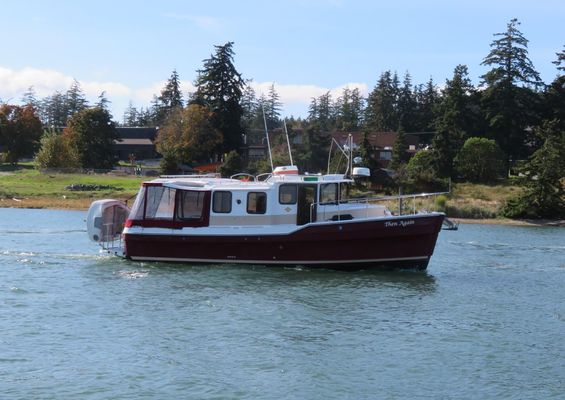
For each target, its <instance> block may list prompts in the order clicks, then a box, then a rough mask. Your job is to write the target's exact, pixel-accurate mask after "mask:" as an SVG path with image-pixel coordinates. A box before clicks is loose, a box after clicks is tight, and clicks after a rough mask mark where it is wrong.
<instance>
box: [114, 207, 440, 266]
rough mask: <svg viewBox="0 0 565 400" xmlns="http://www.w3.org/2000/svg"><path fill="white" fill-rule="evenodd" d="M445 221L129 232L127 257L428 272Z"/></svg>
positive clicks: (415, 219) (414, 218) (423, 217)
mask: <svg viewBox="0 0 565 400" xmlns="http://www.w3.org/2000/svg"><path fill="white" fill-rule="evenodd" d="M443 219H444V215H443V214H428V215H416V216H407V217H391V218H379V219H374V220H366V221H341V222H339V221H338V222H335V223H323V224H310V225H306V226H304V227H303V228H302V229H299V230H297V231H295V232H293V233H290V234H285V235H204V234H184V233H182V232H179V233H170V234H143V233H127V232H126V233H125V234H124V242H125V255H126V257H129V258H131V259H133V260H148V261H166V262H184V263H214V264H217V263H229V264H237V263H239V264H260V265H284V266H307V267H311V268H332V269H370V268H412V269H419V270H423V269H426V267H427V265H428V262H429V260H430V257H431V256H432V254H433V251H434V247H435V244H436V240H437V236H438V233H439V231H440V229H441V225H442V222H443ZM195 229H197V228H195ZM193 232H194V231H193Z"/></svg>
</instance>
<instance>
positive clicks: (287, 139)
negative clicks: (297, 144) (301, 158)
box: [283, 118, 294, 165]
mask: <svg viewBox="0 0 565 400" xmlns="http://www.w3.org/2000/svg"><path fill="white" fill-rule="evenodd" d="M283 124H284V133H285V134H286V144H287V145H288V155H289V156H290V165H294V163H293V162H292V150H291V149H290V139H289V138H288V130H287V129H286V118H285V119H283Z"/></svg>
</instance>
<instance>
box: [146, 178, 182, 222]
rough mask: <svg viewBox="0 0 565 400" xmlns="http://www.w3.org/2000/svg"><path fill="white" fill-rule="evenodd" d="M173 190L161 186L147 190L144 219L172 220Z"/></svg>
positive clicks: (173, 207)
mask: <svg viewBox="0 0 565 400" xmlns="http://www.w3.org/2000/svg"><path fill="white" fill-rule="evenodd" d="M175 193H176V190H175V189H171V188H168V187H163V186H149V187H148V188H147V205H146V209H145V218H146V219H170V220H172V219H173V212H174V211H175Z"/></svg>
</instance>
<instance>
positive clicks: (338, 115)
mask: <svg viewBox="0 0 565 400" xmlns="http://www.w3.org/2000/svg"><path fill="white" fill-rule="evenodd" d="M334 109H335V119H336V128H337V129H339V130H343V131H346V132H354V131H357V130H359V128H360V127H361V120H362V113H363V96H361V93H360V92H359V89H358V88H355V89H353V90H351V89H349V88H348V87H346V88H344V89H343V91H342V94H341V96H340V97H339V98H338V99H337V100H336V102H335V106H334Z"/></svg>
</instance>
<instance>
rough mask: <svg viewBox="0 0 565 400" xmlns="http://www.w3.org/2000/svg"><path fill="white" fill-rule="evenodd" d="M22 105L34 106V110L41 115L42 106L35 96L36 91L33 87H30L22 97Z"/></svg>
mask: <svg viewBox="0 0 565 400" xmlns="http://www.w3.org/2000/svg"><path fill="white" fill-rule="evenodd" d="M22 104H23V105H26V106H32V107H33V109H34V110H35V111H36V112H37V113H38V114H40V113H41V104H40V102H39V100H37V97H36V95H35V89H34V88H33V86H30V87H29V88H28V89H27V90H26V91H25V92H24V94H23V96H22Z"/></svg>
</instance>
